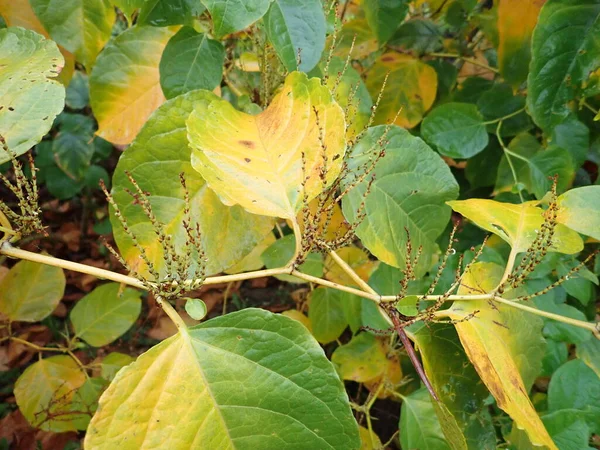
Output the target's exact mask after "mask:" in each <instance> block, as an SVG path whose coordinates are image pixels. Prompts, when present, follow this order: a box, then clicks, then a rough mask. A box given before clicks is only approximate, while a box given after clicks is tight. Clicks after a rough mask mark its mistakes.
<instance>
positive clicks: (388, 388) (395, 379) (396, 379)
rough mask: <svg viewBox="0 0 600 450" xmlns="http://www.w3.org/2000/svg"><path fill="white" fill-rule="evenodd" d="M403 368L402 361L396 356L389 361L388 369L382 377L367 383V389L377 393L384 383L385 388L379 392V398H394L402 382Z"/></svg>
mask: <svg viewBox="0 0 600 450" xmlns="http://www.w3.org/2000/svg"><path fill="white" fill-rule="evenodd" d="M402 378H403V374H402V366H400V360H399V359H398V357H396V356H394V357H391V358H389V359H388V363H387V367H386V368H385V371H384V372H383V373H382V374H381V376H379V377H377V378H375V379H373V380H369V381H366V382H365V387H366V388H367V389H368V390H369V391H371V392H377V391H378V390H379V388H380V387H381V383H383V388H382V389H381V390H379V394H378V395H377V398H388V397H392V398H394V397H395V396H394V393H395V388H396V386H398V385H400V383H401V382H402Z"/></svg>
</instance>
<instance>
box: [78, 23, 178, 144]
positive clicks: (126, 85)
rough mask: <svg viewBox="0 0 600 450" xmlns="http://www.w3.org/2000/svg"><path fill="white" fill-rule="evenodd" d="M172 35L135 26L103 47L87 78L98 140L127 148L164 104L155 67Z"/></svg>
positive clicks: (150, 28) (166, 30)
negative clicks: (150, 117)
mask: <svg viewBox="0 0 600 450" xmlns="http://www.w3.org/2000/svg"><path fill="white" fill-rule="evenodd" d="M172 34H173V32H172V31H171V30H170V29H168V28H155V27H138V26H135V27H133V28H130V29H128V30H126V31H124V32H123V33H121V34H120V35H119V36H117V37H116V38H115V39H114V40H113V41H112V42H111V43H109V44H108V45H107V46H106V48H105V49H104V51H103V52H102V54H101V55H100V56H99V58H98V61H97V63H96V65H95V66H94V70H93V71H92V75H91V77H90V97H91V104H92V109H93V110H94V116H95V117H96V119H97V120H98V127H99V129H98V133H97V134H98V135H99V136H101V137H103V138H104V139H106V140H107V141H110V142H112V143H113V144H119V145H126V144H129V143H130V142H131V141H132V140H133V138H134V137H135V135H136V134H137V133H138V131H139V130H140V129H141V128H142V126H143V125H144V123H145V122H146V119H148V117H149V116H150V114H151V113H152V111H154V110H155V109H156V108H158V107H159V106H160V105H161V104H162V103H163V102H164V100H165V97H164V96H163V93H162V90H161V88H160V75H159V70H158V65H159V62H160V58H161V55H162V52H163V49H164V48H165V45H166V44H167V41H168V40H169V39H170V37H171V36H172Z"/></svg>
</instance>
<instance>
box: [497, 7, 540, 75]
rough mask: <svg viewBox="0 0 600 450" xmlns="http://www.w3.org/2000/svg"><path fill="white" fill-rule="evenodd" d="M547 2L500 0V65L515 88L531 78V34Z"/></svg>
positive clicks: (502, 71) (503, 73)
mask: <svg viewBox="0 0 600 450" xmlns="http://www.w3.org/2000/svg"><path fill="white" fill-rule="evenodd" d="M545 1H546V0H500V2H499V5H498V38H499V45H498V66H499V68H500V72H501V73H502V76H504V78H505V79H506V81H508V82H509V83H511V84H512V85H513V86H515V87H516V86H518V85H519V84H521V83H522V82H523V81H525V80H526V79H527V74H528V73H529V60H530V59H531V35H532V34H533V29H534V28H535V24H536V23H537V18H538V14H539V12H540V9H542V5H543V4H544V2H545Z"/></svg>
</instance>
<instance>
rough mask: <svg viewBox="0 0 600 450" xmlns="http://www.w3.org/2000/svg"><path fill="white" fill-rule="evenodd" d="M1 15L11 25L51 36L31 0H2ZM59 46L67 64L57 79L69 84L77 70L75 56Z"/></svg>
mask: <svg viewBox="0 0 600 450" xmlns="http://www.w3.org/2000/svg"><path fill="white" fill-rule="evenodd" d="M0 16H2V18H3V19H4V21H5V22H6V25H8V26H9V27H23V28H26V29H28V30H32V31H35V32H36V33H39V34H41V35H42V36H44V37H45V38H46V39H49V38H50V35H49V34H48V32H47V31H46V29H45V28H44V26H43V25H42V24H41V22H40V20H39V19H38V18H37V16H36V15H35V13H34V12H33V9H31V5H30V4H29V0H0ZM58 48H59V50H60V52H61V53H62V55H63V57H64V58H65V66H64V67H63V68H62V70H61V71H60V74H59V75H58V77H57V80H59V81H60V82H61V83H62V84H64V85H65V86H67V85H68V84H69V82H70V81H71V77H72V76H73V71H74V70H75V57H74V56H73V54H72V53H71V52H69V51H68V50H66V49H65V48H63V47H61V46H60V45H59V46H58Z"/></svg>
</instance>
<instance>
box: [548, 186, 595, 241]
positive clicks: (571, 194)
mask: <svg viewBox="0 0 600 450" xmlns="http://www.w3.org/2000/svg"><path fill="white" fill-rule="evenodd" d="M558 208H559V209H558V216H557V218H556V220H557V221H558V222H560V223H563V224H565V225H566V226H568V227H569V228H572V229H574V230H575V231H578V232H579V233H581V234H585V235H587V236H591V237H593V238H594V239H599V240H600V186H584V187H580V188H577V189H571V190H570V191H567V192H565V193H564V194H562V195H561V196H559V197H558Z"/></svg>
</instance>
